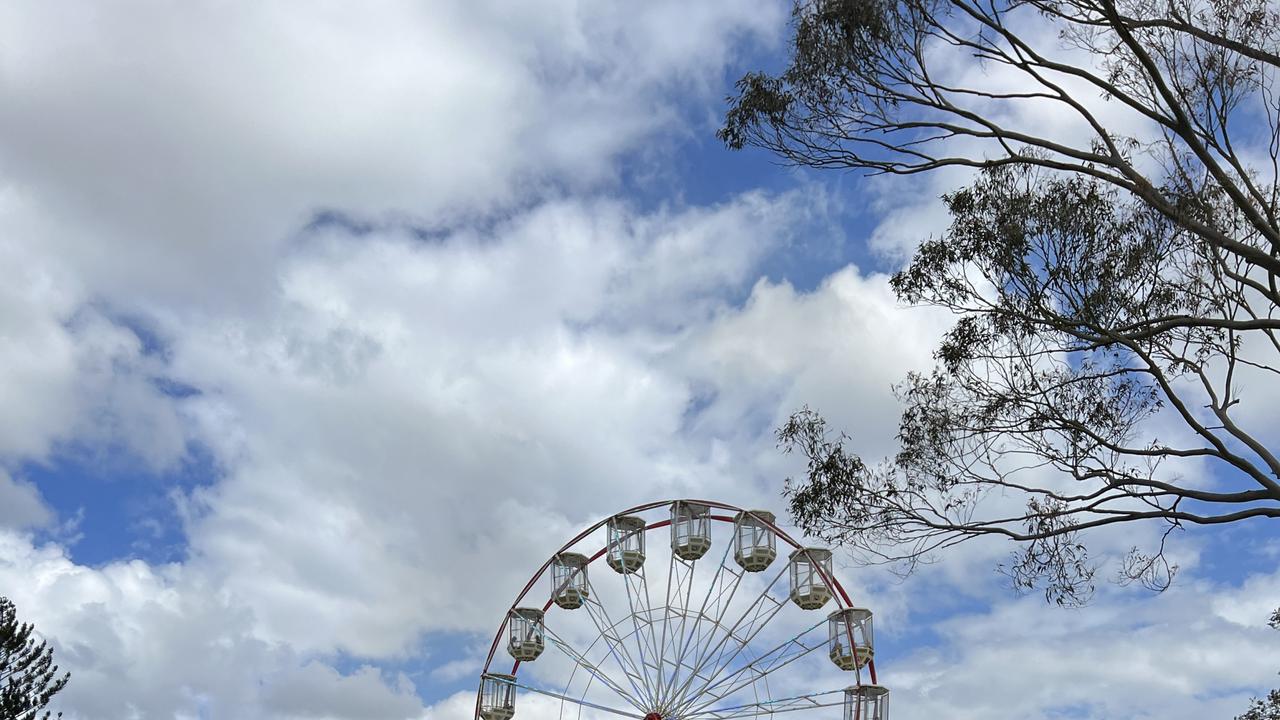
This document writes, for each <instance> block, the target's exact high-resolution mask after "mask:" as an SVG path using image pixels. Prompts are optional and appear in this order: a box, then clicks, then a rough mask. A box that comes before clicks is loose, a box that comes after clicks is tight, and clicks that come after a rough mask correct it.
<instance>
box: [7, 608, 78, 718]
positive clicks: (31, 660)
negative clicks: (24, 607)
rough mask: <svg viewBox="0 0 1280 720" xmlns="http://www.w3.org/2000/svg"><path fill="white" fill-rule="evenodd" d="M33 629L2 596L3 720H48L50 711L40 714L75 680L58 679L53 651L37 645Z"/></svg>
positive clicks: (65, 675) (44, 644) (67, 675)
mask: <svg viewBox="0 0 1280 720" xmlns="http://www.w3.org/2000/svg"><path fill="white" fill-rule="evenodd" d="M33 630H34V627H33V626H32V625H31V623H19V622H18V611H17V608H16V607H14V605H13V603H12V602H11V601H10V600H9V599H8V598H6V597H0V720H37V718H38V719H39V720H48V718H50V717H51V713H50V712H49V711H45V713H44V715H39V714H38V713H39V712H40V710H42V709H43V708H44V707H45V706H47V705H48V704H49V701H50V700H51V699H52V698H53V696H54V695H56V694H58V692H59V691H61V690H62V688H64V687H66V685H67V681H68V680H69V679H70V678H71V673H65V674H63V675H62V676H61V677H59V676H58V666H57V665H54V664H53V649H52V648H50V647H49V645H48V643H47V642H45V641H44V640H39V641H38V642H37V638H36V637H33V636H32V632H33ZM57 717H62V713H58V715H57Z"/></svg>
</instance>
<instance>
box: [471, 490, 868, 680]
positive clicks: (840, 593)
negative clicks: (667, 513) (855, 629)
mask: <svg viewBox="0 0 1280 720" xmlns="http://www.w3.org/2000/svg"><path fill="white" fill-rule="evenodd" d="M678 502H683V503H689V504H694V505H704V506H706V507H708V508H714V509H717V510H730V511H734V512H739V513H748V514H751V516H752V517H753V518H755V519H756V520H758V521H759V522H762V523H764V524H765V525H766V526H767V527H768V528H769V529H770V530H772V531H773V532H774V533H775V534H776V535H777V537H779V538H782V539H783V540H784V541H786V543H787V544H788V545H790V546H791V547H792V548H795V549H797V550H800V549H803V548H804V546H803V545H801V544H800V543H798V542H796V540H795V539H794V538H792V537H791V536H790V535H789V534H787V532H786V531H785V530H783V529H782V528H780V527H778V525H777V524H776V523H774V522H771V521H769V520H766V519H765V518H762V517H760V516H758V515H755V514H753V513H752V511H751V510H747V509H745V508H741V507H738V506H736V505H730V504H729V503H724V502H719V501H716V500H697V499H692V498H675V499H671V500H660V501H655V502H649V503H645V504H643V505H637V506H635V507H632V508H628V509H626V510H622V511H620V512H616V513H614V514H612V515H609V516H607V517H605V518H603V519H602V520H600V521H598V522H596V523H594V524H593V525H591V526H590V527H588V528H587V529H586V530H583V531H582V532H580V533H578V535H577V536H575V537H574V538H573V539H572V540H570V541H568V542H566V543H565V544H564V545H561V546H560V548H559V549H558V550H556V551H555V552H553V553H552V554H551V557H549V558H547V561H546V562H544V563H543V564H542V566H541V567H539V568H538V570H537V571H536V572H535V573H534V574H533V576H532V577H530V578H529V582H527V583H525V586H524V588H523V589H522V590H521V591H520V592H519V594H517V595H516V598H515V600H513V601H512V603H511V607H510V608H509V609H508V612H509V611H510V610H511V609H514V608H516V607H518V606H519V605H520V601H522V600H524V598H525V596H526V595H528V594H529V591H530V590H532V589H533V587H534V585H536V584H537V582H538V580H539V579H541V578H542V576H543V574H544V573H546V571H547V568H549V567H551V563H552V562H554V561H555V558H556V556H558V555H559V554H560V553H563V552H565V551H566V550H568V549H569V548H571V547H573V546H574V545H577V544H578V543H579V542H581V541H583V540H585V539H586V538H587V537H588V536H589V535H591V534H592V533H594V532H595V531H597V530H599V529H600V528H601V527H604V525H605V524H606V523H608V522H609V520H610V519H612V518H615V517H618V516H619V515H631V514H634V513H641V512H646V511H648V510H653V509H656V508H660V507H667V506H671V505H674V504H675V503H678ZM708 518H709V519H711V520H716V521H720V522H733V521H734V518H733V517H732V516H727V515H709V516H708ZM669 525H671V520H669V519H668V520H659V521H656V522H652V523H649V524H647V525H645V528H644V529H645V532H646V533H647V532H649V531H650V530H656V529H658V528H663V527H668V526H669ZM607 549H608V544H607V543H606V545H605V547H604V548H601V549H600V550H599V551H597V552H596V553H594V554H592V555H591V556H589V558H588V561H587V562H588V564H589V563H591V562H594V561H595V560H596V559H598V558H599V557H600V556H601V555H603V554H604V553H605V551H606V550H607ZM815 567H816V569H817V570H818V575H819V576H820V577H821V578H822V580H823V582H824V583H825V584H826V585H827V587H828V588H829V589H832V590H834V591H835V592H834V593H833V596H834V598H835V601H836V606H837V607H838V608H839V609H844V608H849V607H853V601H852V600H850V599H849V595H848V593H847V592H845V589H844V586H843V585H841V584H840V581H839V579H837V578H836V577H835V573H834V572H833V573H831V574H830V575H828V574H827V573H826V571H824V570H823V569H822V568H821V567H820V566H815ZM552 604H553V603H552V601H551V600H550V599H548V600H547V602H546V604H545V605H544V606H543V610H544V611H547V610H549V609H550V607H551V605H552ZM507 618H508V615H504V616H503V618H502V621H501V622H499V623H498V630H497V632H496V633H494V637H493V643H492V644H491V645H490V646H489V654H488V656H487V657H486V658H485V661H484V668H483V669H482V670H481V672H482V673H488V672H489V666H490V665H491V664H492V663H493V657H494V655H495V654H497V651H498V646H499V645H500V644H501V643H502V636H503V632H504V630H505V629H506V626H507ZM867 665H868V670H869V671H870V674H871V681H872V682H873V683H874V682H875V681H876V671H875V660H874V659H873V660H871V661H869V662H868V664H867ZM519 668H520V661H518V660H517V661H516V662H515V664H514V665H513V666H512V668H511V674H512V675H515V674H516V672H517V671H518V670H519ZM477 702H478V699H477Z"/></svg>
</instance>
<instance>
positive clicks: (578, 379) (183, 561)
mask: <svg viewBox="0 0 1280 720" xmlns="http://www.w3.org/2000/svg"><path fill="white" fill-rule="evenodd" d="M788 12H789V8H788V7H787V6H785V5H784V4H782V3H775V2H749V3H748V2H737V1H732V0H708V1H707V2H699V3H684V2H666V1H664V0H656V1H654V2H645V3H631V4H625V3H606V2H575V1H573V0H547V1H546V2H541V3H538V4H536V5H535V4H533V3H510V2H501V1H498V0H493V1H482V2H477V1H475V0H467V1H465V2H448V1H440V2H424V1H422V0H403V1H397V0H386V1H385V2H381V1H380V2H376V3H337V2H321V3H316V2H287V1H282V2H274V3H252V2H243V3H229V2H213V1H205V0H192V1H190V2H183V3H168V2H160V1H158V0H137V1H134V0H125V1H123V2H116V3H110V4H105V3H61V2H45V1H35V0H32V1H26V0H18V1H17V2H5V3H2V4H0V271H2V272H3V281H2V282H0V594H3V595H6V596H8V597H10V598H12V599H13V600H14V601H15V602H16V603H17V604H18V607H19V611H20V614H21V616H22V617H23V618H24V619H27V620H30V621H33V622H34V623H36V625H37V626H38V628H39V629H40V630H41V631H42V632H43V633H44V634H45V635H46V636H47V637H48V638H49V639H50V641H51V643H52V645H53V646H54V647H55V649H56V653H57V660H58V662H59V663H61V664H62V665H63V666H64V667H67V668H69V669H71V670H72V673H73V679H72V683H71V684H70V685H69V686H68V688H67V689H66V691H65V692H64V693H63V694H62V695H60V696H59V698H58V709H61V710H63V711H64V712H65V713H66V716H67V717H70V718H103V719H105V720H114V719H117V718H119V719H124V718H177V717H181V718H245V719H251V718H350V719H353V720H354V719H357V718H359V719H373V718H431V719H432V720H465V718H469V717H470V716H471V702H472V698H473V696H474V688H475V684H476V673H477V672H478V671H479V667H480V664H481V662H482V658H483V652H484V651H485V650H486V649H487V647H488V643H489V639H490V638H491V637H492V633H493V631H494V629H495V628H496V627H497V625H498V623H499V621H500V620H501V618H502V614H503V612H504V611H505V608H506V607H507V606H508V605H509V604H510V603H511V599H512V597H513V596H514V595H515V593H516V592H517V591H518V590H519V588H520V587H521V586H522V585H523V583H524V580H525V579H526V578H527V577H528V575H529V574H530V573H531V572H532V571H533V570H534V569H536V567H537V566H538V565H539V564H540V563H541V562H542V561H543V560H544V559H545V558H546V557H547V555H548V554H549V553H550V552H551V551H552V550H553V549H554V548H555V547H557V546H558V545H559V544H560V543H561V542H563V541H564V540H565V539H567V538H569V537H571V536H572V535H574V534H575V533H576V532H577V531H578V530H579V529H580V528H582V527H585V526H587V525H589V524H591V523H593V522H595V521H596V520H598V519H600V518H602V517H605V516H607V515H610V514H612V513H614V512H616V511H618V510H621V509H623V508H626V507H628V506H631V505H635V504H638V503H641V502H645V501H649V500H653V499H660V498H671V497H688V496H698V497H708V498H714V499H718V500H722V501H725V502H729V503H733V504H736V505H740V506H755V507H762V508H768V509H773V510H775V511H778V512H779V513H781V510H782V506H783V502H782V499H781V498H780V497H779V491H780V489H781V482H782V478H784V477H785V476H786V475H787V474H788V473H789V472H792V471H793V470H794V466H793V464H792V463H793V462H794V460H789V459H787V458H784V457H781V456H780V455H779V454H778V452H777V450H776V448H775V446H774V439H773V429H774V428H775V427H777V425H778V424H779V423H780V421H781V420H782V419H784V418H785V417H786V416H787V415H788V414H789V413H790V412H791V411H793V410H796V409H798V408H799V407H801V406H802V405H804V404H806V403H808V404H810V405H812V406H814V407H816V408H818V409H820V410H822V411H823V412H824V413H827V414H828V415H829V416H830V417H831V418H832V420H833V422H835V423H836V424H837V425H838V426H839V427H842V428H844V429H846V430H847V431H848V432H849V433H850V435H852V436H853V437H854V438H855V441H856V445H857V449H858V450H859V451H861V452H863V453H865V454H867V455H870V456H876V455H879V454H882V453H885V452H888V451H890V450H891V449H892V440H893V434H894V430H895V426H896V420H897V410H896V405H895V402H894V399H893V396H892V392H891V388H890V386H891V384H892V383H894V382H895V381H897V380H899V379H901V378H902V376H903V374H904V373H905V372H906V371H907V370H910V369H913V368H926V367H928V366H929V365H930V362H931V360H930V352H931V348H932V346H933V344H934V342H935V341H936V339H937V337H938V335H939V334H940V333H941V332H942V331H943V330H945V328H946V327H947V326H948V323H949V318H947V317H943V316H941V315H939V314H937V313H934V312H931V311H928V310H921V309H912V308H906V307H902V306H901V305H900V304H899V303H897V302H896V300H895V299H894V297H893V296H892V293H891V292H890V291H889V289H888V287H887V274H888V273H891V272H892V271H893V270H894V269H896V268H898V267H900V265H901V263H902V262H903V259H904V257H905V256H906V253H909V250H910V248H911V246H912V245H913V244H914V243H917V242H919V241H920V240H921V239H922V238H923V237H924V236H925V235H927V233H928V232H930V231H932V230H936V229H937V228H938V227H941V223H942V221H943V217H942V214H941V212H940V210H939V207H938V202H937V200H936V198H937V195H938V194H939V192H941V191H942V190H943V189H945V187H946V186H945V182H946V179H939V178H925V179H919V180H910V181H907V180H902V181H890V182H888V183H886V182H884V181H872V180H868V179H866V178H862V177H858V176H854V175H845V174H836V173H830V174H828V173H811V172H803V171H797V170H792V169H786V168H782V167H779V166H778V165H776V164H774V163H772V162H771V159H770V158H769V157H767V156H765V155H763V154H761V153H754V152H744V153H729V152H727V151H726V150H724V149H723V147H722V146H721V145H720V144H719V143H718V142H717V141H716V140H715V138H714V132H715V129H716V128H717V126H718V119H719V116H720V113H721V112H722V110H723V99H724V97H725V95H726V94H728V93H729V92H731V90H732V82H733V80H734V79H735V78H736V77H738V76H739V75H741V74H742V73H743V72H745V71H747V70H751V69H756V68H760V67H766V68H767V67H777V66H778V64H779V63H780V62H781V60H782V58H783V57H784V54H785V47H784V43H785V39H786V38H785V31H786V19H787V13H788ZM1272 532H1273V531H1272ZM1175 542H1176V544H1175V546H1174V552H1175V554H1176V556H1177V558H1178V560H1179V562H1180V563H1181V565H1182V568H1183V572H1182V575H1181V576H1180V577H1179V582H1178V584H1177V585H1176V586H1175V587H1174V589H1172V590H1170V591H1168V592H1167V593H1164V594H1163V595H1158V596H1153V595H1151V594H1150V593H1148V592H1146V591H1144V590H1141V589H1134V588H1118V587H1113V586H1106V587H1102V588H1101V589H1100V592H1099V595H1098V598H1097V599H1096V601H1095V602H1094V604H1093V605H1092V606H1091V607H1089V608H1086V609H1084V610H1076V611H1068V610H1059V609H1053V608H1049V607H1046V606H1045V605H1044V603H1043V600H1042V599H1041V598H1039V597H1038V596H1031V597H1017V596H1015V595H1013V594H1012V593H1011V592H1010V590H1009V588H1008V585H1007V581H1006V580H1005V579H1004V578H1003V577H1001V576H1000V575H998V574H997V573H996V572H995V571H994V565H995V564H996V563H997V562H998V561H999V560H1000V558H1001V557H1003V555H1004V554H1005V553H1007V552H1008V551H1009V548H1008V547H1005V546H1000V545H994V546H981V547H979V546H974V547H972V548H966V549H965V550H964V551H963V552H962V553H959V554H957V555H955V556H954V557H951V558H947V561H946V562H944V563H941V564H938V565H936V566H932V567H929V568H927V569H926V570H925V571H924V572H922V573H921V574H920V575H918V576H916V577H913V578H912V579H910V580H908V581H906V582H897V581H895V579H894V578H893V577H892V576H891V575H889V574H887V573H885V572H884V571H881V570H875V569H862V568H856V567H845V568H843V569H842V570H841V572H842V575H843V576H844V577H845V578H846V584H848V585H849V586H850V587H851V588H854V589H855V591H856V592H858V593H862V596H863V597H865V598H866V599H867V600H866V601H867V603H868V604H870V605H871V606H872V607H873V608H875V609H876V611H877V618H878V620H877V622H878V623H879V624H878V626H877V631H878V633H879V635H878V639H879V640H880V645H879V646H878V651H877V657H878V658H879V661H878V662H879V665H880V672H881V679H882V680H883V682H884V684H886V685H888V686H890V687H892V688H893V691H894V717H895V718H898V719H900V720H912V719H913V718H926V717H954V718H978V717H981V718H984V719H987V720H993V719H997V718H1063V717H1070V718H1075V717H1136V716H1151V717H1161V718H1165V719H1173V718H1192V717H1195V718H1208V717H1216V718H1227V717H1231V716H1233V715H1235V714H1237V713H1238V712H1240V711H1241V710H1243V708H1244V707H1245V705H1246V702H1247V699H1248V698H1249V696H1250V695H1253V694H1258V693H1260V692H1262V691H1263V690H1264V689H1266V688H1268V687H1272V686H1274V685H1275V684H1277V683H1280V678H1277V677H1276V671H1277V670H1280V652H1277V645H1280V642H1277V636H1276V634H1275V633H1274V632H1273V631H1271V630H1269V629H1267V628H1266V627H1265V624H1264V621H1265V619H1266V616H1267V614H1268V611H1269V610H1270V609H1271V608H1272V607H1274V606H1276V605H1280V552H1278V551H1277V547H1276V545H1275V544H1274V538H1273V537H1272V536H1270V535H1268V534H1267V532H1266V531H1264V528H1262V527H1261V526H1260V525H1252V526H1241V527H1238V528H1231V529H1226V530H1220V531H1216V532H1214V533H1195V532H1192V533H1184V534H1182V535H1181V536H1179V537H1178V538H1177V539H1176V541H1175ZM1122 544H1123V543H1122V542H1116V543H1115V547H1116V548H1117V549H1119V548H1120V545H1122ZM1104 547H1105V543H1104ZM527 720H534V719H533V718H531V717H528V718H527Z"/></svg>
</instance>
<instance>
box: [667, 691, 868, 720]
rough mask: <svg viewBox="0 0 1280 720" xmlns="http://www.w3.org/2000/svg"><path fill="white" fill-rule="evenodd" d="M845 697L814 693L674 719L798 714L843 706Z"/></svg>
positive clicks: (717, 719) (722, 719) (836, 693)
mask: <svg viewBox="0 0 1280 720" xmlns="http://www.w3.org/2000/svg"><path fill="white" fill-rule="evenodd" d="M843 696H844V690H828V691H826V692H820V693H812V694H809V695H796V696H794V697H788V698H779V699H777V700H766V701H764V702H755V703H748V704H745V705H734V706H731V707H725V708H717V709H715V710H702V711H694V712H690V713H685V714H681V715H678V716H674V717H675V718H678V720H695V719H705V720H729V719H730V718H740V717H756V716H759V715H774V714H776V713H784V712H796V711H799V710H812V709H814V708H824V707H833V706H836V705H843V704H844V697H843Z"/></svg>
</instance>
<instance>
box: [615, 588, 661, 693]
mask: <svg viewBox="0 0 1280 720" xmlns="http://www.w3.org/2000/svg"><path fill="white" fill-rule="evenodd" d="M622 578H623V587H624V588H625V589H626V593H627V608H628V609H629V610H630V611H631V623H632V625H633V627H634V628H635V633H634V635H633V637H634V638H635V645H636V651H637V652H638V653H639V654H640V669H641V671H642V674H643V676H644V679H645V687H646V688H648V689H649V700H650V703H651V704H654V705H656V704H657V702H658V689H657V684H656V682H655V680H654V677H653V675H652V674H651V673H652V672H653V671H654V670H656V668H657V658H656V657H655V656H656V655H657V652H656V650H655V649H654V647H653V641H652V638H653V617H652V609H651V607H650V606H649V604H648V603H645V605H644V607H643V608H640V607H638V606H639V604H640V600H641V598H640V590H639V589H638V588H636V587H635V586H636V585H641V586H643V587H644V591H645V592H644V594H645V596H646V597H647V596H648V589H649V585H648V583H647V582H646V581H645V578H644V566H643V565H641V566H640V568H639V569H638V570H636V571H635V572H630V573H625V574H623V576H622ZM642 615H644V616H645V617H643V618H642V617H641V616H642ZM645 630H648V633H647V634H646V632H645ZM646 646H648V647H646ZM646 651H647V656H646Z"/></svg>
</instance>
